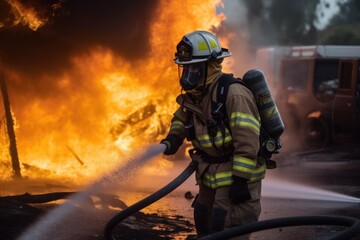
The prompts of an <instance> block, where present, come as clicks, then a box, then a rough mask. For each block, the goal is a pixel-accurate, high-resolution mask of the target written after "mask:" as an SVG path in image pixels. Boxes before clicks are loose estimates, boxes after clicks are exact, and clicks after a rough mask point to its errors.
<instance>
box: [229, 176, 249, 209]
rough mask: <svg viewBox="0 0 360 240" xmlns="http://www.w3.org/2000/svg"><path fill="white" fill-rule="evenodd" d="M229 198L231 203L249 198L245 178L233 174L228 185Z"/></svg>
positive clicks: (237, 202)
mask: <svg viewBox="0 0 360 240" xmlns="http://www.w3.org/2000/svg"><path fill="white" fill-rule="evenodd" d="M229 194H230V199H231V202H232V203H233V204H239V203H241V202H245V201H247V200H250V199H251V195H250V191H249V187H248V184H247V179H245V178H242V177H238V176H233V183H232V185H231V186H230V193H229Z"/></svg>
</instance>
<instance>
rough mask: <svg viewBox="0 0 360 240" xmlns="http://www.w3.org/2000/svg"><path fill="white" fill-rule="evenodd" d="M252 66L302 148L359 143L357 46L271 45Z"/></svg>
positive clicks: (359, 58)
mask: <svg viewBox="0 0 360 240" xmlns="http://www.w3.org/2000/svg"><path fill="white" fill-rule="evenodd" d="M257 66H258V67H259V68H260V69H262V70H263V71H264V72H265V76H266V77H267V81H268V84H269V85H270V88H271V90H272V93H273V95H274V98H275V101H276V104H277V106H278V109H279V111H280V113H281V116H282V118H283V120H284V123H285V128H286V130H285V133H286V134H287V135H292V136H295V138H289V139H292V141H295V140H294V139H299V140H300V141H299V142H300V144H301V146H302V147H304V148H306V149H319V148H324V147H328V146H330V145H331V144H333V143H340V144H344V143H359V142H360V141H359V140H360V46H330V45H316V46H293V47H270V48H263V49H259V50H258V51H257Z"/></svg>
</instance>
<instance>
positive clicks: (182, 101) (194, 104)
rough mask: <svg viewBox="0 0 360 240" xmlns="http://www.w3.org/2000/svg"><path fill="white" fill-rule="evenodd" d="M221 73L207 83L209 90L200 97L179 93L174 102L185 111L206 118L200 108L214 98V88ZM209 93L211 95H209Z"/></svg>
mask: <svg viewBox="0 0 360 240" xmlns="http://www.w3.org/2000/svg"><path fill="white" fill-rule="evenodd" d="M222 74H223V73H221V74H220V75H219V76H218V77H217V78H216V79H215V80H214V81H213V82H212V83H211V84H210V85H209V91H208V92H207V93H206V94H205V95H204V96H203V97H202V98H201V99H199V98H196V97H194V98H195V99H192V98H191V97H190V96H189V95H188V94H187V93H185V94H180V95H179V96H177V98H176V102H177V103H178V104H179V105H180V106H181V107H182V108H185V109H186V110H187V111H191V112H193V113H194V114H196V115H198V116H199V117H201V118H206V116H205V114H204V113H203V111H202V110H201V106H203V105H205V104H206V102H208V101H211V100H212V99H215V97H216V91H215V89H214V88H216V86H217V83H218V79H219V77H220V76H221V75H222ZM210 94H211V95H212V96H210ZM210 106H211V104H210Z"/></svg>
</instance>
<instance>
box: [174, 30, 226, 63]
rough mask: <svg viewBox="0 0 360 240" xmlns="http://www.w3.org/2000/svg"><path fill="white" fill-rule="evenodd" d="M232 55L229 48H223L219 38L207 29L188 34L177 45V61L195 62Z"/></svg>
mask: <svg viewBox="0 0 360 240" xmlns="http://www.w3.org/2000/svg"><path fill="white" fill-rule="evenodd" d="M229 56H231V52H230V51H229V50H228V49H225V48H221V46H220V43H219V41H218V40H217V38H216V37H215V36H214V35H213V34H212V33H210V32H207V31H194V32H191V33H189V34H186V35H185V36H184V37H183V38H182V39H181V41H180V42H179V44H178V45H177V46H176V53H175V63H176V64H181V65H185V64H193V63H199V62H206V61H209V60H215V59H221V58H225V57H229Z"/></svg>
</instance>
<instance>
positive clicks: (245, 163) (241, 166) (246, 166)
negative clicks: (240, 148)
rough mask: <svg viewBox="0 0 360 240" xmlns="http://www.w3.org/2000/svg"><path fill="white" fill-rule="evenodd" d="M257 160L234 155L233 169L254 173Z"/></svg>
mask: <svg viewBox="0 0 360 240" xmlns="http://www.w3.org/2000/svg"><path fill="white" fill-rule="evenodd" d="M255 167H256V161H254V160H251V159H249V158H245V157H239V156H234V164H233V169H234V170H235V171H239V172H244V173H251V174H252V173H254V170H255Z"/></svg>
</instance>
